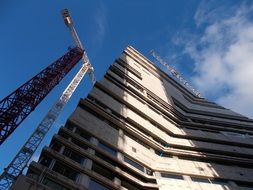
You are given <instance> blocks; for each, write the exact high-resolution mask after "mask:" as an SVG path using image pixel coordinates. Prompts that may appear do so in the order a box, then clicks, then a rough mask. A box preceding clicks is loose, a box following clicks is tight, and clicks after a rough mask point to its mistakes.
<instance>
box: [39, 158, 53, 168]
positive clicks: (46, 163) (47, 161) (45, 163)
mask: <svg viewBox="0 0 253 190" xmlns="http://www.w3.org/2000/svg"><path fill="white" fill-rule="evenodd" d="M51 161H52V158H49V157H48V156H42V158H41V159H40V164H42V165H43V166H46V167H49V165H50V163H51Z"/></svg>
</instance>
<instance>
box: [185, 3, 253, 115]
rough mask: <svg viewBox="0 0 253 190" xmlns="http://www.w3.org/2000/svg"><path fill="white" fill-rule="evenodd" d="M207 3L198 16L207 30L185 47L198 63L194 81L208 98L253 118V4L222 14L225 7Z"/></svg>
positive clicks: (200, 23)
mask: <svg viewBox="0 0 253 190" xmlns="http://www.w3.org/2000/svg"><path fill="white" fill-rule="evenodd" d="M204 3H205V1H204V2H202V3H201V4H200V6H199V8H198V10H197V11H196V14H195V18H194V19H195V22H196V25H197V27H198V28H199V27H204V32H203V34H202V35H201V36H199V38H198V40H193V41H191V42H188V43H187V45H186V48H185V53H186V54H188V55H189V56H190V57H191V58H192V59H193V60H194V64H195V72H196V73H197V75H196V76H194V77H193V81H194V83H195V84H196V85H197V89H199V91H200V92H203V93H204V94H205V95H206V97H215V96H216V97H215V99H216V101H217V102H218V103H220V104H221V105H223V106H224V107H227V108H231V109H232V110H234V111H237V112H239V113H242V114H245V115H247V116H249V117H251V118H253V109H252V108H253V22H252V15H251V14H252V12H251V11H252V10H253V6H252V5H249V4H246V3H243V4H242V5H241V6H239V7H237V8H235V7H233V8H230V9H229V10H228V9H227V12H224V11H222V13H221V12H220V11H221V10H225V9H223V8H218V9H212V10H210V6H209V4H206V5H205V4H204ZM206 7H209V8H206Z"/></svg>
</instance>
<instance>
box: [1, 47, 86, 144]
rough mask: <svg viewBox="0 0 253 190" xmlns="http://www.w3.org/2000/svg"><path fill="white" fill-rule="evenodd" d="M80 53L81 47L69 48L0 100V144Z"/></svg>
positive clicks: (72, 65)
mask: <svg viewBox="0 0 253 190" xmlns="http://www.w3.org/2000/svg"><path fill="white" fill-rule="evenodd" d="M82 55H83V51H82V49H81V48H78V47H77V48H74V49H71V50H70V51H69V52H68V53H66V54H65V55H63V56H62V57H60V58H59V59H58V60H57V61H55V62H54V63H52V64H51V65H49V66H48V67H46V68H45V69H43V70H42V71H41V72H40V73H38V74H37V75H35V76H34V77H33V78H31V79H30V80H28V81H27V82H26V83H24V84H23V85H22V86H20V87H19V88H17V89H16V90H15V91H14V92H12V93H11V94H9V95H8V96H7V97H5V98H4V99H3V100H1V101H0V145H1V144H2V143H3V142H4V141H5V140H6V139H7V138H8V137H9V135H10V134H11V133H12V132H13V131H14V130H15V129H16V128H17V127H18V126H19V125H20V124H21V123H22V121H24V119H25V118H26V117H27V116H28V115H29V114H30V113H31V112H32V111H33V110H34V109H35V108H36V106H37V105H38V104H39V103H40V102H41V101H42V100H43V99H44V98H45V97H46V96H47V95H48V94H49V92H50V91H51V90H52V89H53V88H54V87H55V86H56V85H57V84H58V83H59V82H60V81H61V80H62V79H63V78H64V77H65V76H66V75H67V74H68V72H69V71H70V70H71V69H72V68H73V67H74V66H75V65H76V64H77V63H78V61H79V60H80V59H81V57H82Z"/></svg>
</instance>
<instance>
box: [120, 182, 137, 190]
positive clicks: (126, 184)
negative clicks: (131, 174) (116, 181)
mask: <svg viewBox="0 0 253 190" xmlns="http://www.w3.org/2000/svg"><path fill="white" fill-rule="evenodd" d="M121 185H122V187H125V188H127V189H128V190H139V188H137V187H135V185H134V184H132V183H131V182H130V181H126V180H121Z"/></svg>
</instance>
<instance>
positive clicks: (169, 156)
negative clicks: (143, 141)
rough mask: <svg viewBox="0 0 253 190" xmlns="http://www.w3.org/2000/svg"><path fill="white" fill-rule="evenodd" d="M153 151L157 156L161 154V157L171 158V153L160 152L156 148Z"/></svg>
mask: <svg viewBox="0 0 253 190" xmlns="http://www.w3.org/2000/svg"><path fill="white" fill-rule="evenodd" d="M155 153H156V154H157V155H158V156H161V157H166V158H173V155H171V154H168V153H165V152H161V151H158V150H155Z"/></svg>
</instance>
